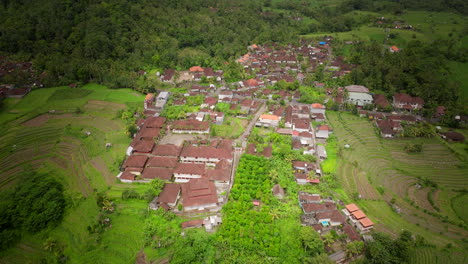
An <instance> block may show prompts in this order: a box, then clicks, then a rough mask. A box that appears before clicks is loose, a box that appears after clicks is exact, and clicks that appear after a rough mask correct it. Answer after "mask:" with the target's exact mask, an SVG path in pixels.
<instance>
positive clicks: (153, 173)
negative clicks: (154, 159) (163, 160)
mask: <svg viewBox="0 0 468 264" xmlns="http://www.w3.org/2000/svg"><path fill="white" fill-rule="evenodd" d="M173 172H174V169H170V168H145V169H144V170H143V173H142V174H141V177H142V178H144V179H156V178H158V179H161V180H165V181H169V180H170V179H171V178H172V173H173Z"/></svg>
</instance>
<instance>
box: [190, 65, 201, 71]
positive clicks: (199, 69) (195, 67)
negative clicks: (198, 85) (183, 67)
mask: <svg viewBox="0 0 468 264" xmlns="http://www.w3.org/2000/svg"><path fill="white" fill-rule="evenodd" d="M189 71H190V72H203V68H202V67H200V66H193V67H190V69H189Z"/></svg>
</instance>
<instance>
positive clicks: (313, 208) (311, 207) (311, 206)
mask: <svg viewBox="0 0 468 264" xmlns="http://www.w3.org/2000/svg"><path fill="white" fill-rule="evenodd" d="M302 209H303V210H304V213H306V214H308V213H312V212H320V211H325V210H327V207H326V206H325V205H324V204H319V203H305V204H303V205H302Z"/></svg>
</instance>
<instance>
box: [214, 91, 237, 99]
mask: <svg viewBox="0 0 468 264" xmlns="http://www.w3.org/2000/svg"><path fill="white" fill-rule="evenodd" d="M233 97H234V94H233V92H232V91H222V92H220V93H219V95H218V102H223V101H224V99H226V98H227V99H229V101H231V99H232V98H233Z"/></svg>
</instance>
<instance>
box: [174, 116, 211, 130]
mask: <svg viewBox="0 0 468 264" xmlns="http://www.w3.org/2000/svg"><path fill="white" fill-rule="evenodd" d="M208 128H210V123H209V122H203V121H198V120H196V119H188V120H177V121H175V122H174V124H173V125H172V129H176V130H195V131H205V130H207V129H208Z"/></svg>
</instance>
